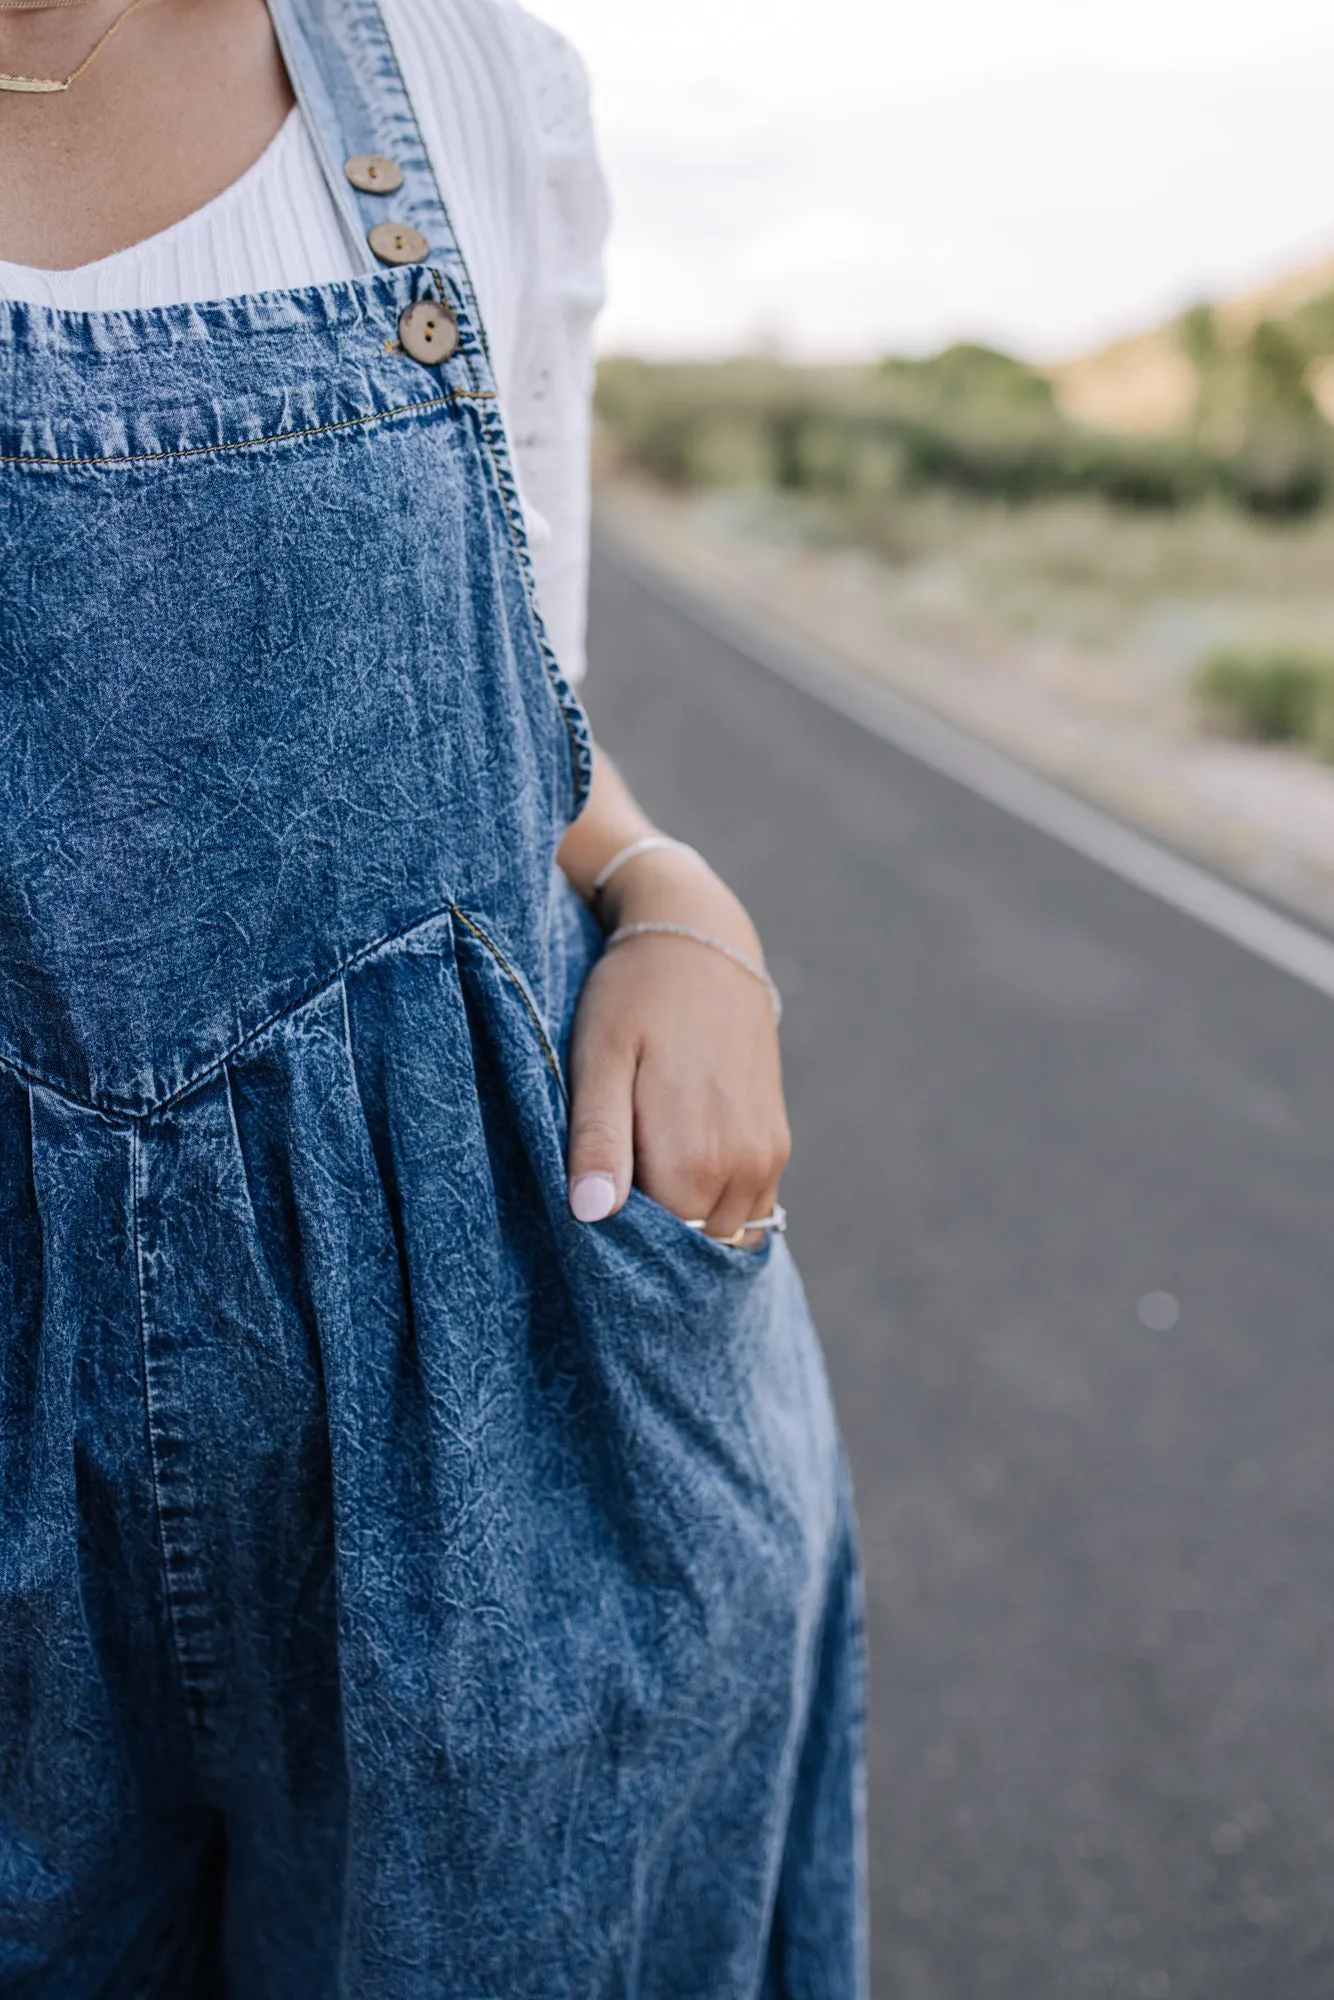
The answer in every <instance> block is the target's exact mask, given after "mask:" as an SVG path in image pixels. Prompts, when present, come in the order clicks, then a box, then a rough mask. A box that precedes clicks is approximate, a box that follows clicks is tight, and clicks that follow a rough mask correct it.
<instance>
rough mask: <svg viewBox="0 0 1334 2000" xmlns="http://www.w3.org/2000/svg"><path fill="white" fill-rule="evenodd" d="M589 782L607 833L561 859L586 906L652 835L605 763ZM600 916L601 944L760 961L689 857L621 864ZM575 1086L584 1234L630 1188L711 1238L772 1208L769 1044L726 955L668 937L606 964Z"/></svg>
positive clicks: (752, 986)
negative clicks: (611, 940) (713, 944)
mask: <svg viewBox="0 0 1334 2000" xmlns="http://www.w3.org/2000/svg"><path fill="white" fill-rule="evenodd" d="M598 773H599V777H598V783H600V784H601V787H602V798H601V800H599V798H598V790H597V784H595V792H594V805H599V804H601V805H602V806H603V811H602V814H601V817H602V818H603V819H605V820H606V822H607V824H606V825H605V826H601V827H599V826H598V825H597V824H596V822H595V824H594V825H593V826H592V827H589V826H585V823H584V820H581V821H580V822H578V823H577V826H576V829H574V830H573V831H574V832H577V833H579V834H580V835H581V836H582V838H581V840H580V841H579V842H575V843H574V844H573V847H572V851H571V852H569V853H567V851H566V848H564V847H563V848H562V853H561V860H562V863H563V865H565V866H566V872H567V874H569V875H570V876H571V877H572V879H574V880H575V882H576V886H579V887H581V888H584V889H585V892H587V888H588V886H589V883H590V882H591V875H592V874H596V872H597V868H598V867H600V866H602V865H603V863H604V862H605V861H606V860H607V859H609V858H610V855H611V854H612V853H614V852H615V851H616V850H617V849H618V848H619V847H621V846H624V845H625V844H627V842H629V841H632V840H634V839H636V838H637V837H638V836H639V835H640V834H641V833H643V832H644V831H645V830H647V826H648V822H647V821H646V820H644V818H643V815H642V814H640V813H639V811H638V808H637V807H635V806H634V805H633V801H632V800H630V798H629V794H628V793H627V792H625V790H624V787H623V786H621V785H620V782H619V779H617V778H616V776H615V773H614V772H612V771H611V770H610V767H609V766H608V765H607V764H606V762H605V760H600V761H599V765H598ZM609 795H610V796H609ZM586 817H587V816H586ZM570 842H571V836H567V844H569V843H570ZM594 863H596V866H594V865H593V864H594ZM581 875H582V876H584V877H585V879H584V880H583V881H581V880H580V876H581ZM598 916H599V918H600V919H601V921H602V923H603V924H604V926H605V927H606V928H607V929H608V930H612V929H615V928H616V927H618V926H619V925H622V924H633V923H642V922H668V923H676V924H686V925H689V926H690V927H691V928H693V929H695V930H700V931H705V932H707V933H709V934H710V935H711V936H713V937H717V938H720V939H721V940H722V941H723V942H724V943H726V944H729V945H731V946H732V947H733V948H734V949H735V950H737V951H740V952H742V953H744V954H745V955H746V956H747V957H748V958H751V959H754V960H755V961H757V962H758V961H760V959H761V957H762V952H761V947H760V941H759V938H758V937H757V935H756V933H755V927H754V925H753V924H752V923H751V921H750V918H749V917H748V916H747V915H746V912H745V910H744V909H743V908H742V906H741V904H740V903H739V902H738V901H737V899H736V897H735V896H734V895H733V894H732V892H731V891H730V889H728V888H727V887H726V886H725V885H724V884H723V883H722V882H720V881H719V879H718V877H717V876H716V875H714V874H713V872H712V870H711V869H709V868H708V867H707V865H706V864H705V863H704V862H703V861H701V860H700V858H699V857H698V856H697V855H692V854H689V853H682V852H680V851H677V850H671V849H668V850H656V851H653V852H650V853H647V854H643V855H640V856H638V857H636V859H634V860H633V861H630V862H627V863H626V864H625V865H624V867H622V868H621V869H619V870H618V871H617V873H616V875H615V876H614V877H613V878H612V880H611V882H610V883H609V884H608V886H607V889H606V891H605V892H604V894H603V895H602V897H601V898H600V899H599V907H598ZM570 1084H571V1099H572V1102H571V1113H570V1144H569V1162H568V1164H569V1176H570V1207H571V1209H572V1210H573V1212H574V1214H575V1215H576V1216H578V1217H579V1219H580V1221H583V1222H600V1221H602V1220H603V1219H604V1218H605V1217H606V1216H608V1215H611V1214H613V1213H614V1212H615V1211H616V1209H618V1208H619V1207H620V1206H621V1204H622V1203H623V1202H624V1201H625V1198H626V1196H627V1194H628V1193H629V1191H630V1186H631V1183H632V1182H633V1183H634V1184H635V1185H636V1186H637V1187H640V1188H642V1189H643V1191H644V1193H645V1194H648V1195H651V1196H652V1197H653V1199H654V1200H655V1201H658V1202H661V1203H662V1204H663V1206H664V1207H665V1208H668V1209H670V1210H671V1211H672V1213H673V1214H675V1215H678V1216H680V1217H681V1218H682V1219H683V1220H686V1221H696V1220H699V1221H703V1222H704V1223H705V1224H706V1227H707V1229H708V1233H709V1234H710V1235H711V1236H718V1237H724V1236H730V1235H732V1234H733V1233H734V1232H735V1231H736V1230H738V1229H740V1228H741V1226H742V1225H743V1224H744V1223H746V1222H749V1221H751V1220H752V1219H753V1218H755V1217H758V1216H763V1215H768V1214H769V1213H770V1211H771V1210H772V1208H773V1206H774V1203H775V1200H776V1198H777V1193H778V1182H779V1179H780V1176H781V1175H782V1172H783V1168H784V1167H785V1165H786V1164H787V1158H788V1153H789V1150H790V1139H789V1134H788V1125H787V1115H786V1112H785V1110H784V1105H783V1086H782V1078H781V1073H780V1065H779V1054H778V1034H777V1029H776V1026H775V1022H774V1017H773V1009H772V1007H771V1005H770V1001H769V996H768V994H767V993H766V992H765V990H764V988H763V986H761V985H760V984H759V982H758V981H757V980H755V979H754V978H752V977H751V975H750V974H749V973H747V972H746V971H744V970H743V969H742V968H741V967H740V966H737V965H733V964H732V963H731V962H730V961H729V960H728V959H727V958H725V957H724V956H723V955H722V953H721V952H716V951H712V950H710V949H709V948H708V947H707V946H705V945H700V944H695V943H693V942H692V941H691V940H689V939H686V938H680V937H663V936H648V937H637V938H631V939H628V940H627V941H626V942H625V943H623V944H619V945H617V946H616V947H615V948H614V949H613V950H612V951H609V952H608V953H607V954H606V956H605V957H604V958H602V959H601V960H600V961H599V963H598V964H597V965H596V966H595V967H594V969H593V972H592V973H591V974H590V976H589V979H588V981H587V984H586V985H585V987H584V991H583V994H582V996H581V998H580V1002H579V1008H578V1012H577V1014H576V1016H575V1023H574V1036H573V1041H572V1045H571V1051H570Z"/></svg>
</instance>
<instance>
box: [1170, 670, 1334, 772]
mask: <svg viewBox="0 0 1334 2000" xmlns="http://www.w3.org/2000/svg"><path fill="white" fill-rule="evenodd" d="M1195 692H1196V695H1197V696H1198V698H1199V700H1200V701H1201V702H1202V703H1203V705H1204V707H1205V708H1206V709H1207V710H1208V711H1209V712H1210V713H1211V714H1212V715H1214V716H1215V717H1217V718H1218V719H1219V720H1221V721H1223V722H1225V723H1226V724H1227V725H1228V726H1229V727H1230V728H1232V729H1234V730H1236V731H1237V733H1238V734H1239V735H1242V736H1247V737H1251V738H1253V739H1255V740H1257V741H1260V742H1267V743H1305V744H1308V745H1309V746H1310V747H1311V748H1312V749H1315V750H1317V751H1319V753H1320V755H1321V756H1323V757H1325V758H1329V759H1334V658H1329V657H1324V656H1321V655H1318V654H1310V653H1301V652H1297V651H1295V650H1290V649H1288V648H1285V647H1280V646H1275V647H1263V648H1258V649H1256V650H1254V651H1250V652H1243V651H1237V650H1231V649H1229V650H1227V651H1222V652H1217V653H1212V654H1211V655H1210V656H1209V658H1208V659H1206V660H1205V661H1204V662H1203V663H1202V665H1201V667H1200V669H1199V672H1198V674H1197V675H1196V680H1195Z"/></svg>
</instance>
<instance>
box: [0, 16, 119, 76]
mask: <svg viewBox="0 0 1334 2000" xmlns="http://www.w3.org/2000/svg"><path fill="white" fill-rule="evenodd" d="M64 4H65V5H70V4H77V0H64ZM143 4H144V0H130V4H129V6H128V7H123V8H122V9H121V11H120V13H119V14H117V16H116V18H115V20H114V21H113V22H112V23H111V26H110V27H109V28H108V29H107V31H106V33H105V34H104V35H102V36H101V37H100V38H99V40H97V41H95V42H94V43H93V46H92V47H91V48H90V49H89V51H88V53H87V55H86V56H85V57H84V59H83V61H82V62H81V63H80V64H79V67H78V68H77V69H72V70H71V71H70V73H69V75H68V76H67V77H63V78H62V77H58V76H6V75H5V73H4V71H3V70H0V90H23V91H32V92H34V93H41V94H46V93H47V92H50V91H53V90H68V89H69V87H70V85H71V84H72V83H76V82H77V81H78V79H79V78H80V77H81V76H82V75H83V73H84V71H85V70H86V69H87V67H88V65H89V63H90V62H92V61H93V59H94V57H95V56H99V55H101V53H102V51H103V49H104V48H105V47H106V45H107V43H108V42H109V41H110V40H111V37H112V36H113V35H114V34H115V32H116V30H117V28H119V27H120V26H121V25H122V24H123V23H124V22H126V21H128V20H129V18H130V16H131V14H132V13H133V12H134V10H135V8H136V7H142V6H143Z"/></svg>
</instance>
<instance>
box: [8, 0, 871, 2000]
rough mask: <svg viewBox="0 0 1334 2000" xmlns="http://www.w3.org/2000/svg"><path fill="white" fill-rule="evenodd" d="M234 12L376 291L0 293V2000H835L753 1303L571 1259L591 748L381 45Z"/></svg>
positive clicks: (839, 1526) (829, 1812)
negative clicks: (310, 151)
mask: <svg viewBox="0 0 1334 2000" xmlns="http://www.w3.org/2000/svg"><path fill="white" fill-rule="evenodd" d="M278 21H279V26H280V28H281V31H282V34H283V39H284V47H285V51H286V53H287V56H288V61H289V65H290V67H291V69H292V72H293V75H294V79H295V81H296V83H297V86H298V89H299V90H300V92H301V95H302V98H303V101H304V102H305V104H306V106H307V109H308V112H309V115H310V116H311V117H312V119H313V120H314V121H315V123H316V127H317V129H318V131H319V134H320V137H321V141H322V144H323V146H324V148H325V151H326V153H327V154H328V156H329V158H330V159H331V161H333V162H334V163H335V164H337V163H339V162H341V160H342V158H343V157H344V156H345V155H346V154H350V153H353V152H385V153H388V154H389V155H390V156H391V157H393V158H395V159H397V160H398V161H399V162H400V163H401V164H402V166H403V167H404V170H405V173H406V175H407V185H406V186H405V188H404V190H403V191H402V193H401V194H400V195H399V196H397V197H396V198H395V199H394V201H393V203H392V204H391V205H390V206H391V209H392V219H394V220H399V221H402V220H407V221H411V222H413V223H414V224H415V225H416V226H418V227H420V228H421V229H422V231H423V233H424V234H425V235H426V236H427V238H428V240H429V242H430V245H431V254H430V258H429V260H428V262H427V263H425V264H423V265H421V266H411V267H407V268H404V269H397V270H392V271H381V270H378V269H377V270H374V271H368V272H367V273H366V274H365V275H364V276H362V277H360V278H358V279H356V280H353V281H350V282H348V283H346V284H341V285H334V286H330V287H327V288H323V289H319V290H311V291H303V292H298V293H294V294H284V295H266V296H263V297H255V298H249V299H244V300H239V301H230V302H226V303H223V304H218V305H209V306H202V307H181V308H174V309H168V310H164V311H158V312H145V313H119V314H118V313H108V314H99V315H92V316H88V317H84V316H79V315H64V314H58V313H52V312H48V311H43V310H39V309H29V308H25V307H22V306H10V307H8V308H0V355H2V356H3V368H4V374H3V389H2V390H0V695H2V699H0V733H2V734H3V760H2V762H0V773H2V778H0V1155H2V1158H0V1299H2V1300H3V1316H2V1317H0V1991H3V1992H4V1993H6V1994H9V1993H13V1994H17V1995H37V1996H42V2000H93V1996H98V2000H142V1997H143V1996H154V1997H155V2000H156V1997H157V1996H162V1997H163V2000H201V1996H208V1995H214V1994H222V1993H229V1994H232V1995H235V1996H238V2000H269V1996H273V1997H274V2000H322V1996H335V1995H338V1996H357V1997H358V2000H426V1996H430V2000H442V1997H443V1996H448V2000H474V1996H475V2000H482V1996H486V1997H487V2000H526V1996H533V2000H604V1996H605V2000H615V1997H616V1996H637V2000H689V1996H696V1995H697V1996H707V2000H757V1997H758V1996H764V2000H857V1996H858V1995H859V1994H860V1993H862V1992H863V1991H864V1985H865V1967H864V1949H863V1929H862V1919H861V1907H862V1893H861V1892H862V1882H861V1861H860V1799H861V1773H860V1761H859V1759H860V1742H859V1732H860V1708H861V1693H860V1687H861V1666H860V1640H859V1622H858V1611H857V1574H856V1565H855V1558H854V1552H853V1539H852V1522H851V1516H850V1509H849V1505H848V1501H847V1496H846V1489H845V1485H844V1481H843V1477H842V1470H841V1459H840V1453H839V1447H838V1440H837V1435H836V1431H835V1426H834V1421H833V1417H832V1413H831V1408H830V1402H829V1397H828V1392H827V1388H826V1384H825V1378H824V1373H823V1369H822V1365H821V1361H820V1356H819V1351H818V1348H817V1344H816V1341H815V1337H814V1335H813V1332H812V1329H811V1326H810V1322H809V1319H808V1316H807V1312H806V1308H805V1304H804V1302H803V1298H802V1293H801V1288H800V1284H799V1282H798V1279H797V1276H796V1274H795V1271H794V1269H793V1266H792V1264H791V1262H790V1260H789V1258H788V1256H787V1254H786V1252H785V1250H784V1248H783V1246H782V1245H781V1243H780V1244H775V1245H774V1246H773V1247H772V1248H771V1249H769V1250H768V1251H767V1252H765V1253H763V1254H761V1255H759V1256H754V1257H751V1256H747V1255H746V1254H745V1253H743V1252H738V1251H732V1250H728V1249H726V1248H724V1247H722V1246H720V1245H718V1244H715V1243H711V1242H708V1241H706V1240H705V1239H703V1238H702V1237H700V1236H699V1235H697V1234H695V1233H693V1232H692V1231H690V1230H689V1229H687V1228H686V1227H685V1226H684V1225H683V1224H682V1223H680V1222H678V1221H677V1220H676V1219H675V1218H673V1217H672V1216H670V1215H669V1214H667V1213H666V1212H665V1211H664V1210H662V1209H660V1208H657V1207H655V1205H654V1204H653V1203H652V1202H650V1201H648V1200H647V1199H645V1198H644V1197H643V1196H641V1195H638V1194H635V1195H632V1197H631V1199H630V1202H629V1204H628V1206H627V1208H626V1209H625V1211H624V1212H623V1213H622V1214H621V1215H619V1216H617V1217H616V1218H615V1219H614V1220H612V1221H610V1222H608V1223H607V1224H605V1225H601V1226H599V1227H596V1228H588V1227H583V1226H580V1225H579V1224H577V1223H575V1222H574V1221H573V1219H572V1218H571V1216H570V1215H569V1212H568V1209H567V1205H566V1199H565V1175H564V1166H563V1149H564V1143H565V1116H566V1103H565V1092H564V1086H563V1083H562V1058H563V1048H564V1043H565V1038H566V1037H567V1035H568V1032H569V1024H570V1019H571V1015H572V1012H573V1008H574V1005H575V1001H576V999H577V996H578V992H579V988H580V984H581V982H582V980H583V979H584V977H585V975H586V973H587V971H588V968H589V966H590V965H591V964H592V962H593V960H594V959H595V957H596V954H597V951H598V949H599V939H598V934H597V931H596V927H595V926H594V925H593V924H592V923H591V921H590V919H589V918H588V917H587V915H586V913H585V912H584V911H583V909H582V907H581V906H579V905H578V904H577V903H576V902H575V900H574V899H573V898H572V896H571V895H570V893H569V892H568V890H566V889H565V888H564V887H563V885H562V884H561V880H560V877H559V876H558V874H556V872H555V871H554V869H553V857H554V852H555V847H556V844H557V842H558V840H559V837H560V834H561V831H562V829H563V828H564V826H565V825H566V824H567V822H568V820H569V818H570V816H571V815H572V813H573V812H574V811H575V810H576V808H577V806H578V804H579V802H580V800H581V798H582V796H583V791H584V788H585V785H586V780H587V734H586V729H585V724H584V720H583V717H582V714H581V712H580V710H579V708H578V705H577V703H576V702H575V700H574V698H573V696H572V695H571V693H570V691H569V689H568V688H567V687H565V686H564V685H563V683H562V682H561V680H560V677H559V674H558V672H557V670H556V667H555V663H554V661H553V660H552V659H551V657H550V656H549V654H548V652H547V650H546V648H545V644H544V641H543V638H542V632H541V626H540V623H539V621H538V619H537V617H536V613H535V610H534V607H533V604H532V602H531V591H530V579H529V575H528V571H527V567H526V560H525V555H524V550H523V542H522V531H521V523H520V520H519V515H518V509H517V505H516V498H515V491H514V485H513V481H512V479H511V476H510V471H509V466H508V459H507V455H506V449H505V440H504V436H503V432H502V429H501V425H500V420H499V416H498V413H497V408H496V399H495V389H494V383H493V381H492V377H491V373H490V369H489V366H488V362H487V357H486V349H485V344H484V340H483V337H482V333H481V330H480V328H479V326H478V324H477V319H476V314H475V310H474V306H473V300H472V295H471V291H470V288H469V285H468V280H467V273H466V271H465V269H464V267H463V264H462V262H461V260H460V258H459V256H458V254H457V252H456V250H455V249H454V247H453V244H452V240H451V238H450V236H449V231H448V223H447V220H446V218H445V216H444V212H443V210H442V208H441V206H440V203H439V199H438V196H437V195H436V192H435V190H434V187H433V185H432V183H431V181H430V177H429V173H428V172H427V170H426V166H425V161H424V157H423V154H422V151H421V143H420V140H419V138H418V136H417V133H416V127H415V124H414V123H413V121H412V115H411V112H410V109H409V108H408V104H407V100H406V97H405V95H404V93H403V89H402V85H401V83H400V82H399V80H398V78H397V75H396V72H395V71H394V69H393V65H392V58H391V55H390V53H389V47H388V43H387V41H386V39H385V36H384V31H383V28H382V26H381V24H380V21H379V18H378V15H377V14H376V12H375V10H374V8H373V6H371V5H369V4H367V3H366V0H299V4H298V0H287V4H286V5H285V6H284V8H283V10H282V12H281V13H280V14H279V16H278ZM341 198H342V199H343V200H344V201H345V203H348V204H349V214H350V217H351V221H352V222H354V223H356V224H357V226H358V227H359V228H361V229H362V230H364V229H365V228H367V227H369V225H370V223H371V222H373V221H377V220H381V219H383V217H384V208H385V206H386V205H385V204H383V203H382V204H379V205H378V206H377V204H376V203H375V202H374V200H373V199H372V198H370V197H366V198H360V199H359V200H357V199H354V198H353V197H352V196H351V195H350V192H349V191H348V189H347V187H346V183H343V184H342V190H341ZM423 297H444V298H445V299H447V300H448V301H449V302H450V304H451V305H452V307H453V309H454V311H455V312H456V314H457V316H458V319H459V322H460V325H461V328H462V334H463V338H462V343H461V346H460V349H459V352H458V355H457V356H456V358H454V359H453V360H452V361H450V362H449V363H448V364H447V365H446V366H445V367H443V368H439V369H428V368H425V367H421V366H419V365H418V364H417V363H416V362H414V361H412V360H411V359H409V358H408V357H407V356H406V355H405V354H404V353H403V352H402V351H401V349H399V347H398V346H397V342H396V331H397V323H398V316H399V313H400V312H401V310H402V308H403V307H404V306H405V305H407V304H408V303H409V302H411V301H413V300H415V299H418V298H423ZM553 884H554V885H555V886H554V887H553Z"/></svg>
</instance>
